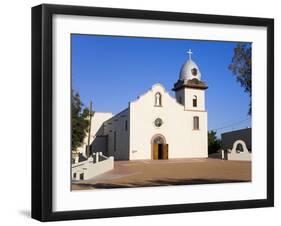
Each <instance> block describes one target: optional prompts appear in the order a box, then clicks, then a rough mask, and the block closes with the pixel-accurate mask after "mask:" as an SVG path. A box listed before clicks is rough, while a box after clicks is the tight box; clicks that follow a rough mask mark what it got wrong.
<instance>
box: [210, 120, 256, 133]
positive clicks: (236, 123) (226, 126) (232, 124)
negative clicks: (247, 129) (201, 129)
mask: <svg viewBox="0 0 281 226" xmlns="http://www.w3.org/2000/svg"><path fill="white" fill-rule="evenodd" d="M249 120H251V118H247V119H244V120H240V121H237V122H235V123H231V124H228V125H225V126H221V127H218V128H216V129H211V130H215V131H217V130H222V129H225V128H229V127H233V126H235V125H239V124H242V123H244V122H247V121H249Z"/></svg>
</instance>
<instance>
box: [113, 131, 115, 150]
mask: <svg viewBox="0 0 281 226" xmlns="http://www.w3.org/2000/svg"><path fill="white" fill-rule="evenodd" d="M113 139H114V140H113V146H114V147H113V148H114V151H116V131H114V138H113Z"/></svg>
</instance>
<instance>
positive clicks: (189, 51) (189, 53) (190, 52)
mask: <svg viewBox="0 0 281 226" xmlns="http://www.w3.org/2000/svg"><path fill="white" fill-rule="evenodd" d="M187 53H188V55H189V59H190V60H191V54H192V53H193V52H192V51H191V49H189V50H188V51H187Z"/></svg>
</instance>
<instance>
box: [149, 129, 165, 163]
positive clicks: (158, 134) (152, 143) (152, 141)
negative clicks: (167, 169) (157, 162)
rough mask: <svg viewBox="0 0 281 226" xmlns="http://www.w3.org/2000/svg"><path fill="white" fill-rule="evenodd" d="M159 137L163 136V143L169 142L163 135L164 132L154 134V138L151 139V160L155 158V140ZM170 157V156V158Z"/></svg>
mask: <svg viewBox="0 0 281 226" xmlns="http://www.w3.org/2000/svg"><path fill="white" fill-rule="evenodd" d="M157 137H161V138H162V140H163V142H164V143H163V144H167V142H166V138H165V137H164V136H163V135H162V134H160V133H157V134H154V135H153V136H152V138H151V140H150V144H151V151H150V159H151V160H154V158H153V156H154V155H153V152H154V140H155V138H157ZM168 159H169V158H168Z"/></svg>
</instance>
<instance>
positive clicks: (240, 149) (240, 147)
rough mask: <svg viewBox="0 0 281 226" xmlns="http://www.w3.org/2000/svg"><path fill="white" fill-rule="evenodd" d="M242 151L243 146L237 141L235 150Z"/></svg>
mask: <svg viewBox="0 0 281 226" xmlns="http://www.w3.org/2000/svg"><path fill="white" fill-rule="evenodd" d="M243 151H244V148H243V146H242V144H241V143H238V144H237V146H236V152H237V153H240V152H243Z"/></svg>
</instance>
